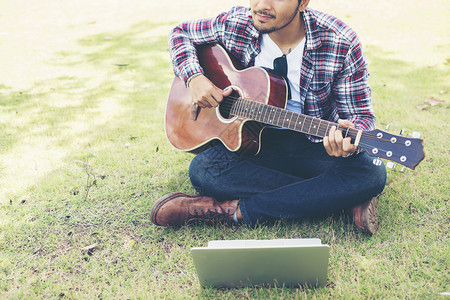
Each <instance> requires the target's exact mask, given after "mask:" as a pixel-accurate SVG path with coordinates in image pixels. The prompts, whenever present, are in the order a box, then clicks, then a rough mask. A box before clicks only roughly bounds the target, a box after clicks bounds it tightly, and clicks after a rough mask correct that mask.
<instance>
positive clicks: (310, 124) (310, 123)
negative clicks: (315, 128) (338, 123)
mask: <svg viewBox="0 0 450 300" xmlns="http://www.w3.org/2000/svg"><path fill="white" fill-rule="evenodd" d="M312 123H313V119H309V129H308V131H307V132H306V133H308V134H309V133H310V132H311V126H312Z"/></svg>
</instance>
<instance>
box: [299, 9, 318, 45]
mask: <svg viewBox="0 0 450 300" xmlns="http://www.w3.org/2000/svg"><path fill="white" fill-rule="evenodd" d="M302 17H303V21H305V32H306V48H307V49H308V50H313V49H317V48H319V47H320V46H321V45H322V40H321V39H320V34H319V28H318V27H317V23H316V22H315V18H316V16H315V15H314V10H312V9H309V8H307V9H306V10H305V11H304V12H303V13H302Z"/></svg>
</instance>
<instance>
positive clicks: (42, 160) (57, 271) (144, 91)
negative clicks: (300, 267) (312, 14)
mask: <svg viewBox="0 0 450 300" xmlns="http://www.w3.org/2000/svg"><path fill="white" fill-rule="evenodd" d="M26 2H27V1H18V2H17V3H19V4H22V5H23V4H24V3H26ZM47 2H49V1H43V3H44V5H45V3H47ZM103 2H105V3H106V2H108V1H99V2H98V3H99V4H98V5H97V6H95V7H93V9H94V11H99V12H101V3H103ZM143 2H145V1H134V2H133V3H134V4H136V3H138V4H140V5H142V7H143V8H142V11H143V12H149V11H151V9H149V8H148V7H147V6H149V5H148V4H147V6H145V4H144V3H143ZM328 2H330V1H323V2H322V3H317V5H315V3H312V4H311V5H310V6H311V7H313V8H320V9H323V10H326V11H327V12H329V13H331V14H334V15H337V16H339V17H340V18H342V19H344V20H345V21H346V22H347V23H348V24H350V25H351V26H352V27H354V28H355V29H356V30H357V31H358V33H359V35H360V37H361V40H362V41H363V43H364V50H365V53H366V55H367V57H368V59H369V61H370V72H371V78H370V83H371V87H372V92H373V101H374V107H375V112H376V114H377V117H378V119H377V127H378V128H380V129H383V130H384V129H385V127H386V126H387V124H389V125H390V129H389V130H390V131H391V132H393V133H396V134H397V133H398V132H399V131H400V129H404V130H405V135H411V133H412V132H413V131H418V132H420V133H421V138H423V140H424V147H425V152H426V157H425V159H424V161H422V163H421V164H420V165H419V166H418V167H417V168H416V170H414V171H411V170H407V171H406V172H399V171H400V170H399V168H398V167H397V168H396V169H394V170H390V171H388V172H389V173H388V185H387V186H386V188H385V190H384V192H383V193H382V194H381V195H380V196H379V198H378V203H379V215H380V228H379V231H378V232H377V233H376V234H375V235H374V236H372V237H370V236H368V235H365V234H361V233H360V232H358V230H357V229H356V228H355V227H354V225H353V224H352V221H351V219H350V218H348V217H347V215H345V214H339V213H337V214H334V215H332V216H327V217H323V218H314V219H304V220H298V221H278V222H275V223H274V224H261V225H260V226H258V227H256V228H254V229H249V228H246V227H239V228H226V227H223V226H213V227H202V226H188V227H183V228H180V229H166V228H160V227H156V226H154V225H152V224H151V223H150V220H149V212H150V208H151V207H152V204H153V203H154V201H156V199H158V198H159V197H161V196H162V195H164V194H166V193H169V192H172V191H182V192H193V190H192V188H191V186H190V182H189V179H188V176H187V169H188V166H189V162H190V160H191V159H192V155H191V154H189V153H184V152H179V151H177V150H175V149H174V148H172V146H170V144H169V143H168V142H167V140H166V137H165V133H164V110H165V101H166V99H167V94H168V91H169V89H170V84H171V80H172V78H173V73H172V67H171V62H170V58H169V52H168V46H167V34H168V32H169V30H170V28H171V27H173V26H174V25H175V24H176V23H177V22H179V21H181V20H184V19H190V17H191V16H196V17H201V16H203V14H206V15H211V14H212V13H215V12H217V7H216V8H214V7H213V6H212V5H211V4H209V6H208V7H209V8H208V10H207V9H205V11H202V12H201V13H200V12H199V11H196V12H192V14H190V15H183V17H180V16H181V14H179V15H177V13H178V12H179V10H174V11H172V14H171V15H170V17H168V18H167V19H165V18H164V17H161V16H159V17H154V18H148V19H144V18H143V17H142V12H141V13H139V12H137V10H138V9H139V8H140V6H137V8H136V9H135V10H136V14H137V15H139V17H140V19H139V20H138V21H136V22H131V21H129V20H128V23H126V22H125V24H126V25H122V26H119V25H117V23H114V24H115V26H104V24H103V23H102V22H101V21H102V20H103V21H104V20H105V19H101V18H99V19H98V20H97V19H95V18H94V19H91V17H90V15H89V16H88V17H86V15H83V16H85V17H83V18H82V17H81V14H77V13H76V11H75V12H74V11H72V10H70V11H71V12H72V13H73V15H71V14H70V13H68V14H67V15H66V17H69V19H70V20H71V23H70V22H69V24H66V25H65V26H62V27H60V28H57V26H56V25H57V24H59V23H58V22H57V21H58V20H59V19H54V20H55V23H56V25H51V24H50V23H43V24H44V25H45V26H41V27H36V28H37V29H36V30H41V31H39V32H40V33H44V32H50V36H48V37H47V39H46V38H43V39H42V40H39V39H38V38H37V37H38V36H36V37H35V36H33V35H32V34H31V29H30V28H34V27H32V26H31V25H29V24H31V23H32V20H31V19H30V20H28V19H27V20H28V21H27V22H29V23H25V21H24V20H25V19H23V18H22V19H20V20H21V21H20V22H19V21H18V23H17V24H20V26H19V25H17V26H13V25H8V26H9V27H8V26H6V27H5V26H4V28H5V31H1V30H0V51H1V52H0V53H1V54H2V55H1V56H2V58H1V59H0V62H2V64H3V65H4V68H3V70H5V72H3V74H2V75H1V76H0V184H1V186H2V188H1V190H0V298H2V299H4V298H5V299H22V298H26V299H27V298H29V299H31V298H46V299H47V298H50V299H55V298H74V299H84V298H87V299H92V298H106V299H108V298H121V299H137V298H142V299H146V298H170V299H173V298H176V299H178V298H183V299H185V298H225V299H227V298H228V299H234V298H273V299H275V298H276V299H278V298H281V299H292V298H320V299H322V298H414V299H418V298H438V299H439V298H440V297H442V296H440V294H441V293H445V292H447V293H448V292H450V277H449V267H450V257H449V256H450V255H449V253H450V249H449V248H450V247H449V246H450V245H449V232H450V211H449V207H450V204H449V198H450V189H449V178H450V176H449V175H450V171H449V169H450V168H449V155H450V151H449V149H450V143H449V139H450V134H449V133H450V126H449V122H448V121H449V114H448V109H449V100H450V97H449V93H450V85H449V82H450V75H449V70H450V43H449V40H448V32H449V31H450V24H449V21H448V20H449V19H450V18H449V17H450V15H449V12H448V7H447V6H448V5H447V3H446V2H445V1H433V3H432V4H423V3H421V2H419V1H412V2H411V1H404V0H401V1H399V4H395V5H394V4H392V5H391V4H390V3H391V2H390V1H387V0H385V1H381V2H379V3H377V4H376V5H375V4H370V3H369V1H366V0H364V1H358V2H357V1H350V0H347V1H344V2H343V3H342V5H339V6H338V5H336V4H332V3H331V2H330V3H328ZM61 3H65V5H69V4H67V3H69V2H68V1H62V2H61ZM83 3H84V2H83ZM86 3H88V2H86ZM178 3H179V4H180V3H181V2H178ZM195 3H197V5H198V6H195V7H197V8H199V7H200V5H201V2H200V1H196V2H195ZM199 3H200V4H199ZM230 3H233V1H229V2H228V3H227V4H230ZM356 3H358V5H357V4H356ZM360 3H363V4H364V5H362V4H360ZM19 4H18V6H17V7H13V5H11V4H10V5H8V4H6V3H4V2H1V1H0V24H3V25H4V24H6V23H5V20H6V21H11V22H12V21H13V19H12V17H11V15H10V14H4V15H2V13H1V12H3V11H7V10H6V8H7V9H10V10H12V11H14V12H16V13H17V12H24V13H23V14H25V12H28V13H29V15H26V16H28V17H30V16H32V15H33V14H31V12H32V11H31V10H30V9H25V8H23V7H20V6H19ZM366 4H367V5H368V6H365V5H366ZM47 5H49V4H47ZM61 5H62V4H61ZM86 5H87V4H86ZM105 5H106V4H105ZM180 5H181V4H180ZM222 5H223V4H222ZM65 7H66V6H65ZM67 7H68V6H67ZM156 7H157V8H158V9H159V10H161V5H159V6H158V5H156ZM225 7H227V6H225ZM418 7H419V8H420V9H419V8H418ZM46 8H51V7H46ZM144 8H145V9H144ZM86 9H87V8H86V7H85V8H83V9H81V12H85V11H86ZM127 9H129V8H127ZM127 9H125V10H124V11H125V12H127V13H128V12H129V11H130V12H133V10H131V9H130V10H127ZM214 9H216V10H214ZM369 10H370V11H369ZM48 11H50V9H49V10H48ZM48 11H42V10H37V16H45V14H46V13H49V12H48ZM153 13H154V14H155V16H156V14H157V11H155V12H153ZM160 13H161V11H160ZM41 14H42V15H41ZM117 14H119V13H117ZM19 15H20V14H19ZM120 16H121V18H125V17H124V16H123V15H120ZM96 20H97V21H96ZM136 20H137V18H136ZM2 22H3V23H2ZM61 22H62V21H61ZM7 24H16V23H7ZM27 24H28V25H27ZM80 28H81V29H82V30H81V29H80ZM27 34H28V35H27ZM52 34H54V35H53V36H52ZM13 35H14V36H13ZM23 37H24V38H29V39H28V40H27V39H24V41H23V44H24V45H28V46H29V45H30V44H33V47H36V48H30V47H28V48H26V47H24V48H26V49H22V50H23V51H24V52H23V53H22V54H18V53H16V51H17V50H18V49H20V48H21V46H20V45H22V41H16V42H15V44H14V43H13V39H14V38H23ZM30 37H33V39H31V38H30ZM55 37H56V38H57V39H53V38H55ZM66 37H67V39H65V38H66ZM9 41H11V44H8V42H9ZM40 43H42V44H40ZM33 49H37V50H33ZM22 50H21V51H22ZM430 98H434V99H438V100H442V102H440V103H437V102H436V101H430V102H431V103H430V102H427V101H429V100H428V99H430ZM274 238H320V239H321V240H322V243H325V244H328V245H330V247H331V257H330V261H329V273H328V283H327V286H326V287H324V288H320V289H306V288H298V289H288V288H284V287H275V288H262V287H255V288H244V289H229V290H228V289H210V288H201V287H200V286H199V284H198V280H197V277H196V273H195V269H194V266H193V262H192V258H191V256H190V248H192V247H198V246H206V244H207V242H208V241H210V240H217V239H219V240H222V239H225V240H231V239H274Z"/></svg>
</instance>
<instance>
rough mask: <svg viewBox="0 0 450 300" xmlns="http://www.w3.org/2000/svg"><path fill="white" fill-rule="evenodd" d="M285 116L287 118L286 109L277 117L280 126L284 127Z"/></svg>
mask: <svg viewBox="0 0 450 300" xmlns="http://www.w3.org/2000/svg"><path fill="white" fill-rule="evenodd" d="M286 118H287V110H284V111H281V113H280V118H279V121H280V123H281V124H280V126H281V127H286Z"/></svg>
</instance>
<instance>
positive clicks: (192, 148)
mask: <svg viewBox="0 0 450 300" xmlns="http://www.w3.org/2000/svg"><path fill="white" fill-rule="evenodd" d="M197 52H198V57H199V60H200V65H201V66H202V68H203V70H204V72H205V76H206V77H208V79H209V80H211V81H212V82H213V83H214V84H215V85H216V86H217V87H219V88H221V89H225V88H228V87H231V88H232V89H233V90H234V92H233V93H238V94H239V95H237V96H239V97H244V98H246V99H251V100H253V101H258V102H261V103H264V104H268V105H271V106H276V107H280V108H285V105H286V99H287V86H286V83H285V81H284V79H282V78H281V77H279V76H277V75H275V74H272V73H270V72H268V71H266V70H265V69H263V68H259V67H251V68H247V69H243V68H242V67H241V65H240V64H239V62H237V61H236V60H233V59H232V58H231V57H230V56H229V55H228V54H227V52H226V51H225V50H224V49H223V48H222V47H221V46H217V45H206V46H202V47H198V48H197ZM192 110H193V105H192V100H191V95H190V91H189V88H186V87H185V84H184V82H183V81H182V80H180V79H179V78H178V77H175V79H174V80H173V83H172V87H171V90H170V93H169V98H168V101H167V107H166V115H165V130H166V134H167V138H168V140H169V141H170V143H171V144H172V145H173V146H174V147H175V148H177V149H179V150H183V151H189V152H193V153H198V152H201V151H202V150H204V149H205V148H206V147H208V146H209V145H211V144H215V143H217V142H221V143H223V144H224V145H225V146H226V147H227V148H228V149H229V150H230V151H239V152H244V153H247V154H257V153H258V152H259V150H260V136H261V131H262V129H263V127H264V125H262V124H261V123H258V122H256V121H253V120H251V119H246V118H244V117H239V116H229V115H226V113H225V114H224V113H223V112H222V110H221V105H219V107H217V108H199V109H198V111H197V114H196V118H193V113H192ZM194 115H195V113H194Z"/></svg>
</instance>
